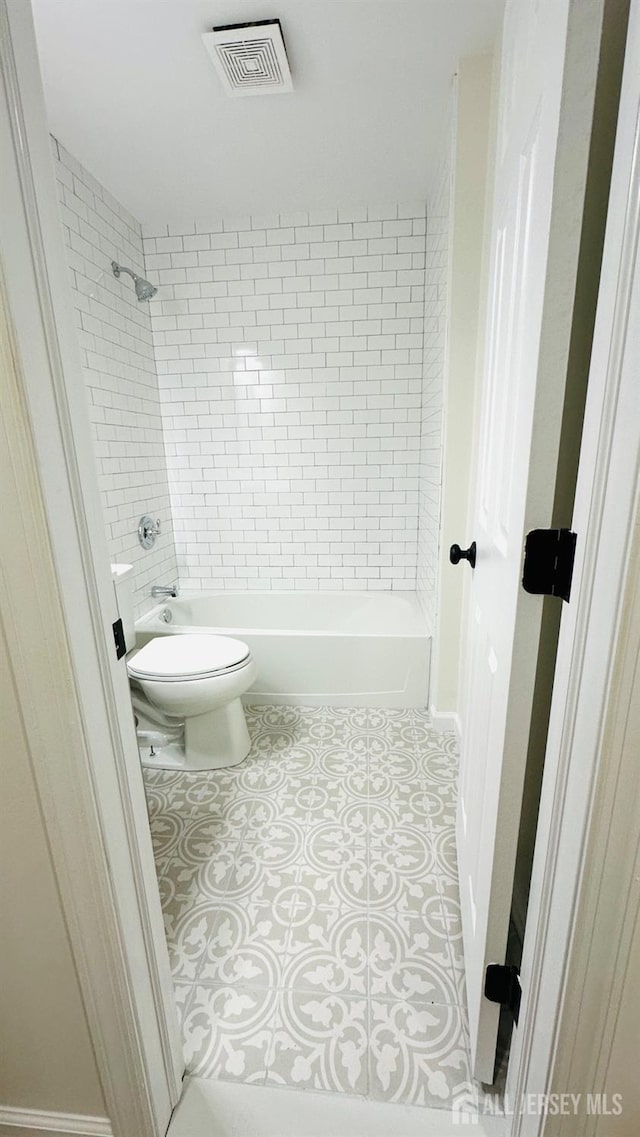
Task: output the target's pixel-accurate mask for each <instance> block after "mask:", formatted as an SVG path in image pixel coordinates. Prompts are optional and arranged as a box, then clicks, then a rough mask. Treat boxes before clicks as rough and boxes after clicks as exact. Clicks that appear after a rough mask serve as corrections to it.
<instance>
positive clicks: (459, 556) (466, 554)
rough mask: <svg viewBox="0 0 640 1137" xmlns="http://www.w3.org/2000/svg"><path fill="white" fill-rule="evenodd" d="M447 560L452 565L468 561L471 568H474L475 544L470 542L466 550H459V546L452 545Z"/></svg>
mask: <svg viewBox="0 0 640 1137" xmlns="http://www.w3.org/2000/svg"><path fill="white" fill-rule="evenodd" d="M449 560H450V561H451V564H452V565H458V564H460V561H468V562H469V564H470V565H471V568H475V567H476V543H475V541H472V542H471V544H470V545H469V548H468V549H461V548H460V546H459V545H452V546H451V548H450V549H449Z"/></svg>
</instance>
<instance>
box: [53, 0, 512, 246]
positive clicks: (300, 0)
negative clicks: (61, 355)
mask: <svg viewBox="0 0 640 1137" xmlns="http://www.w3.org/2000/svg"><path fill="white" fill-rule="evenodd" d="M32 2H33V9H34V17H35V23H36V32H37V37H38V45H39V50H40V56H41V62H42V71H43V76H44V85H45V92H46V99H47V105H48V110H49V120H50V126H51V130H52V131H53V133H54V134H55V135H56V136H57V137H58V138H59V139H60V141H61V142H62V143H63V144H64V145H65V146H66V147H67V149H68V150H70V151H71V153H72V154H73V155H74V156H75V157H76V158H78V160H79V161H80V162H82V163H83V165H85V166H86V167H87V169H88V170H90V172H91V173H93V174H94V175H95V177H97V178H98V179H99V180H100V181H101V182H102V183H103V185H105V186H106V187H107V188H108V189H109V190H110V191H111V192H112V193H113V194H114V195H115V196H116V197H117V198H118V199H119V200H120V201H121V202H122V203H123V204H124V205H125V206H126V207H127V208H128V209H129V210H130V211H131V212H132V213H133V214H134V215H135V216H136V217H137V218H138V219H139V220H140V221H142V222H143V223H147V224H150V225H154V224H158V223H163V224H166V223H181V222H184V221H193V220H194V219H195V220H202V221H205V220H207V219H211V218H213V217H219V216H229V215H233V216H237V215H239V214H247V213H267V212H287V211H291V210H297V209H321V208H324V207H328V206H335V205H338V204H341V205H342V204H344V205H347V204H364V203H366V202H392V201H407V200H414V199H418V198H424V197H425V196H426V194H427V192H428V186H429V182H430V179H431V177H432V176H433V174H434V166H433V163H434V154H435V152H436V151H437V147H438V143H439V142H440V139H441V135H442V131H443V123H444V122H445V121H446V114H447V106H448V102H449V98H450V91H451V79H452V75H453V74H454V72H455V69H456V63H457V60H458V58H459V57H460V56H461V55H467V54H472V53H475V52H483V51H487V50H490V48H491V46H492V43H493V41H494V38H495V34H496V29H497V26H498V23H499V19H500V14H501V12H502V9H503V3H504V0H55V3H53V2H52V0H32ZM274 17H278V18H279V19H280V20H281V22H282V28H283V32H284V36H285V41H286V44H287V50H288V54H289V59H290V63H291V69H292V72H293V79H294V84H295V90H294V92H293V93H292V94H289V95H278V96H271V97H268V96H267V97H259V98H248V99H247V98H244V99H242V98H239V99H238V98H236V99H230V98H228V97H227V96H226V95H225V94H224V92H223V90H222V88H221V85H220V83H219V81H218V78H217V76H216V73H215V71H214V68H213V66H212V63H211V62H210V60H209V58H208V56H207V54H206V51H205V49H204V47H203V44H202V42H201V39H200V36H201V33H202V32H204V31H209V30H210V29H211V27H212V26H213V25H214V24H225V23H234V22H235V23H237V22H240V21H244V20H252V19H268V18H274Z"/></svg>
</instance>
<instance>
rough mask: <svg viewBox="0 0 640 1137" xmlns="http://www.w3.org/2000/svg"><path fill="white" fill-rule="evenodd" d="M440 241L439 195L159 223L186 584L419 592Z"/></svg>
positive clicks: (155, 239)
mask: <svg viewBox="0 0 640 1137" xmlns="http://www.w3.org/2000/svg"><path fill="white" fill-rule="evenodd" d="M425 242H426V220H425V203H424V202H413V203H407V204H401V205H393V206H390V207H362V208H358V209H336V210H327V211H323V212H322V213H313V212H312V213H309V214H307V213H296V214H293V215H284V214H280V215H274V216H265V217H244V218H233V219H226V220H224V221H220V222H216V223H214V224H210V225H208V226H202V225H199V226H195V225H194V226H193V227H192V229H191V231H190V232H175V231H173V230H170V229H169V228H167V229H165V230H164V231H163V232H161V233H159V232H149V233H148V234H146V233H145V238H144V242H143V244H144V253H145V265H146V274H147V275H148V276H149V277H150V278H152V279H153V280H154V281H155V282H157V283H158V284H159V285H160V289H159V292H158V294H157V296H156V297H155V299H154V300H153V301H152V302H151V305H150V307H151V326H152V331H153V342H154V347H155V356H156V363H157V368H158V380H159V384H160V388H161V401H162V413H163V421H164V437H165V445H166V452H167V465H168V472H169V487H170V493H171V504H172V513H173V521H174V532H175V539H176V549H177V556H178V566H179V573H180V580H181V583H182V585H183V586H186V587H202V588H227V589H234V588H237V589H245V588H276V589H278V588H279V589H297V588H300V589H305V588H307V589H410V590H413V589H415V588H416V576H417V555H418V507H419V492H420V483H421V481H422V483H423V490H422V492H423V496H424V497H425V502H426V499H427V497H428V499H429V506H430V510H431V511H433V509H435V508H436V506H435V503H436V501H437V499H438V486H439V477H440V471H439V463H438V464H437V469H436V465H435V464H434V461H433V457H434V453H435V449H434V448H435V435H436V427H435V421H436V420H435V417H434V415H435V411H434V408H433V407H432V406H430V407H428V408H423V367H424V335H423V333H424V316H425V299H426V298H425ZM430 311H431V309H430V308H428V312H430ZM435 391H436V369H435V368H434V369H433V373H432V376H431V382H430V386H429V398H430V399H432V400H433V399H435ZM438 413H439V409H438ZM437 421H438V428H439V421H440V420H439V418H438V419H437ZM424 424H426V428H427V431H428V445H429V447H430V449H429V454H428V457H427V459H426V460H425V461H423V463H422V467H421V430H422V428H423V425H424ZM421 470H422V477H421ZM432 475H433V476H434V478H435V482H434V486H433V487H429V489H428V493H427V482H428V478H429V477H430V476H432ZM424 512H425V516H427V514H428V519H429V524H430V525H431V521H432V517H431V512H430V511H429V510H427V508H426V506H425V510H424ZM426 541H427V537H426V536H425V537H424V538H423V540H422V544H423V545H425V542H426ZM435 541H436V546H437V531H436V534H435ZM428 557H429V564H430V565H431V566H432V565H435V563H436V550H435V549H433V550H429V551H428ZM429 573H430V574H431V575H429ZM429 573H425V574H424V581H423V586H424V587H426V581H427V579H432V575H433V569H432V567H431V568H430V569H429Z"/></svg>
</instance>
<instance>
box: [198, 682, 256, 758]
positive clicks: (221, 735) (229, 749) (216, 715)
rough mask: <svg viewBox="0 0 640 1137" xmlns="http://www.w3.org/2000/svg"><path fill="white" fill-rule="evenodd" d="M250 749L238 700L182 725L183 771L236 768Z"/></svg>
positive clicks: (242, 712)
mask: <svg viewBox="0 0 640 1137" xmlns="http://www.w3.org/2000/svg"><path fill="white" fill-rule="evenodd" d="M250 749H251V739H250V737H249V731H248V730H247V722H246V719H245V717H244V710H243V707H242V703H241V702H240V699H232V701H231V702H230V703H226V704H225V706H223V707H218V708H217V709H216V710H214V711H208V712H207V714H204V715H194V716H193V717H189V718H187V719H185V724H184V751H185V754H184V767H183V769H185V770H221V769H224V768H225V767H226V766H237V765H238V764H239V763H240V762H242V761H243V760H244V759H245V758H246V757H247V754H248V753H249V750H250Z"/></svg>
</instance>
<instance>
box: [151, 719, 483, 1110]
mask: <svg viewBox="0 0 640 1137" xmlns="http://www.w3.org/2000/svg"><path fill="white" fill-rule="evenodd" d="M246 714H247V723H248V727H249V733H250V736H251V739H252V748H251V752H250V754H249V756H248V758H247V759H246V760H245V761H244V762H243V763H242V764H241V765H240V766H239V767H237V768H235V769H233V770H218V771H212V772H207V773H201V774H183V773H180V772H174V771H162V770H150V769H146V770H145V772H144V777H145V785H146V790H147V800H148V808H149V816H150V822H151V831H152V837H153V844H154V850H155V856H156V865H157V871H158V879H159V882H160V894H161V899H162V906H163V912H164V919H165V928H166V934H167V940H168V944H169V954H170V960H171V966H172V969H173V974H174V983H175V991H176V1007H177V1013H178V1018H179V1021H180V1026H181V1029H182V1034H183V1040H184V1049H185V1058H186V1063H187V1069H188V1071H189V1072H190V1073H192V1074H198V1075H200V1076H205V1077H212V1078H221V1079H225V1080H233V1081H241V1082H251V1083H257V1084H264V1085H272V1086H276V1085H277V1086H291V1087H297V1088H309V1089H313V1090H327V1091H332V1092H341V1093H347V1094H360V1095H366V1096H369V1097H371V1098H376V1099H382V1100H385V1101H390V1102H402V1103H405V1104H411V1105H429V1106H432V1107H433V1106H440V1107H442V1108H445V1109H447V1108H449V1107H450V1105H451V1103H452V1101H453V1100H454V1098H455V1097H456V1096H459V1095H460V1094H461V1093H464V1092H465V1089H466V1088H468V1087H469V1086H470V1074H469V1059H468V1045H467V1025H466V1006H465V994H464V967H463V958H462V937H461V927H460V905H459V895H458V881H457V863H456V855H455V807H456V793H455V791H456V776H457V753H456V746H455V739H454V737H453V736H452V735H443V734H438V733H436V732H434V731H433V730H432V728H431V726H430V721H429V717H428V714H427V713H426V712H423V711H412V710H385V709H382V710H378V709H375V708H373V709H370V708H331V707H280V706H251V707H247V708H246Z"/></svg>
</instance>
